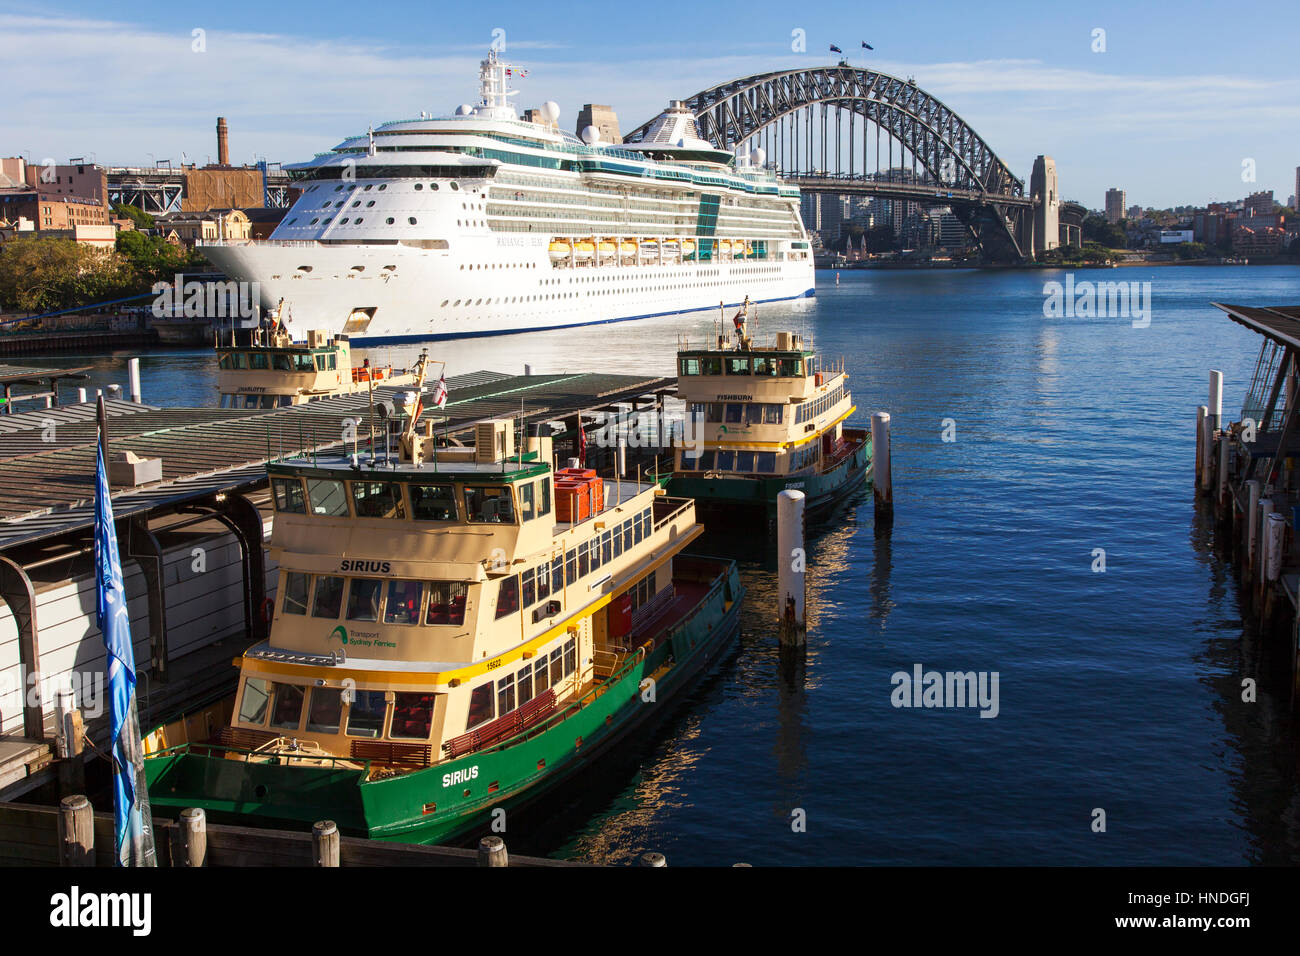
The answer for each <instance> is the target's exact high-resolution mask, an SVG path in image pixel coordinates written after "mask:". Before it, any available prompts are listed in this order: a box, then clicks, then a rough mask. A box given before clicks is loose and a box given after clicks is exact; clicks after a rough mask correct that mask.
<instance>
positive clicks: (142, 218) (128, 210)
mask: <svg viewBox="0 0 1300 956" xmlns="http://www.w3.org/2000/svg"><path fill="white" fill-rule="evenodd" d="M113 215H114V216H116V217H117V218H118V219H130V220H131V221H132V222H133V223H135V227H136V228H137V229H152V228H153V227H154V219H153V216H151V215H149V214H148V213H147V212H145V211H144V210H143V209H141V208H139V207H138V206H131V205H128V204H127V203H121V202H115V203H113Z"/></svg>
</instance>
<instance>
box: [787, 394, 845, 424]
mask: <svg viewBox="0 0 1300 956" xmlns="http://www.w3.org/2000/svg"><path fill="white" fill-rule="evenodd" d="M843 397H844V386H843V385H839V386H836V387H835V388H833V389H831V390H830V391H829V392H827V393H826V394H825V395H823V396H822V397H821V398H816V399H813V400H812V401H811V402H804V403H803V404H802V405H800V406H799V417H798V418H797V419H796V421H797V422H806V421H811V420H812V419H814V418H816V417H817V416H818V415H820V414H821V413H822V412H824V411H826V410H827V409H829V408H832V407H834V406H835V405H837V404H839V401H840V399H842V398H843Z"/></svg>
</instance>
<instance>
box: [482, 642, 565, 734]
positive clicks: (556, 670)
mask: <svg viewBox="0 0 1300 956" xmlns="http://www.w3.org/2000/svg"><path fill="white" fill-rule="evenodd" d="M577 669H578V643H577V641H575V640H574V639H573V638H569V639H568V640H567V641H565V642H564V644H563V645H562V646H558V647H556V648H554V649H553V650H552V651H551V652H550V653H549V654H547V653H545V652H543V653H540V654H538V655H537V659H536V660H532V661H525V662H524V665H523V666H522V667H520V668H519V669H518V670H516V671H513V672H512V673H509V674H506V675H505V676H504V677H501V678H499V679H498V680H496V681H488V682H487V683H486V684H480V685H479V686H478V687H475V688H474V690H473V691H472V692H471V693H470V695H469V719H468V720H467V721H466V723H465V729H466V730H467V731H469V730H473V729H474V728H475V727H477V726H479V725H480V724H485V723H487V722H488V721H489V720H494V719H496V718H497V717H504V716H505V715H506V714H508V713H510V712H511V711H513V710H518V709H519V708H520V707H522V706H524V704H526V703H528V702H529V701H530V700H532V699H533V698H534V697H537V696H539V695H541V694H544V693H546V691H547V690H549V689H550V688H552V687H557V686H559V684H560V682H561V681H562V680H564V679H565V678H566V677H570V676H572V675H573V673H574V671H576V670H577Z"/></svg>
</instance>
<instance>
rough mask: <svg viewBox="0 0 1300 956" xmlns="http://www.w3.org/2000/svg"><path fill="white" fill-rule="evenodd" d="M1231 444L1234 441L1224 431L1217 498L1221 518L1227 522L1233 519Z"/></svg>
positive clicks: (1221, 437) (1220, 452)
mask: <svg viewBox="0 0 1300 956" xmlns="http://www.w3.org/2000/svg"><path fill="white" fill-rule="evenodd" d="M1231 446H1232V442H1230V441H1229V440H1228V435H1227V433H1226V432H1225V433H1223V434H1222V435H1221V436H1220V437H1219V467H1218V473H1219V484H1218V492H1219V493H1218V495H1217V496H1216V500H1217V502H1218V511H1219V520H1220V521H1225V522H1226V521H1231V520H1232V497H1231V492H1230V491H1229V488H1228V461H1229V454H1228V452H1229V451H1230V450H1231Z"/></svg>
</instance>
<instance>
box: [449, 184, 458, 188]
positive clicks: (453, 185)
mask: <svg viewBox="0 0 1300 956" xmlns="http://www.w3.org/2000/svg"><path fill="white" fill-rule="evenodd" d="M450 185H451V188H452V189H460V183H451V184H450Z"/></svg>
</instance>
